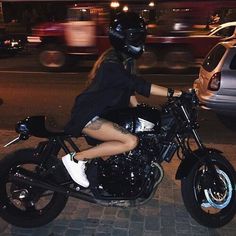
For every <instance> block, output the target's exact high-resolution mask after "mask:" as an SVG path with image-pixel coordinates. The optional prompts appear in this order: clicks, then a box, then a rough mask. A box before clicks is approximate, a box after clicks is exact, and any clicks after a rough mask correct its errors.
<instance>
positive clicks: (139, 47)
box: [109, 12, 146, 58]
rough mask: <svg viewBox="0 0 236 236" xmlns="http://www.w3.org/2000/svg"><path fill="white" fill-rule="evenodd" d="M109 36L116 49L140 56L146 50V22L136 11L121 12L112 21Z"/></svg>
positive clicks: (133, 55)
mask: <svg viewBox="0 0 236 236" xmlns="http://www.w3.org/2000/svg"><path fill="white" fill-rule="evenodd" d="M109 38H110V42H111V45H112V46H113V47H114V48H115V49H116V50H118V51H121V52H123V53H125V54H126V55H128V56H131V57H132V58H138V57H139V56H141V55H142V53H143V52H144V44H145V39H146V26H145V22H144V20H143V19H142V18H141V17H139V15H138V14H136V13H134V12H120V13H119V14H117V15H116V16H115V17H114V19H113V20H112V22H111V25H110V29H109Z"/></svg>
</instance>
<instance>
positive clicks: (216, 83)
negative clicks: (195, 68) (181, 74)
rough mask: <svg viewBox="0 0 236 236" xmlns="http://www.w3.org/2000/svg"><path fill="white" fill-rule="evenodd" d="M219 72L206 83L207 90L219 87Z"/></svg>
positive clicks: (215, 89) (214, 89)
mask: <svg viewBox="0 0 236 236" xmlns="http://www.w3.org/2000/svg"><path fill="white" fill-rule="evenodd" d="M220 80H221V73H220V72H217V73H215V74H214V75H213V76H212V77H211V79H210V82H209V84H208V88H207V89H208V90H212V91H217V90H219V88H220Z"/></svg>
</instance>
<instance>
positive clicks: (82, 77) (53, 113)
mask: <svg viewBox="0 0 236 236" xmlns="http://www.w3.org/2000/svg"><path fill="white" fill-rule="evenodd" d="M89 69H90V65H86V66H82V65H79V66H77V67H75V68H73V70H71V71H69V72H66V73H48V72H44V71H42V70H41V68H40V67H39V66H38V64H37V62H36V60H35V57H34V56H33V55H18V56H17V57H15V58H1V59H0V97H1V98H3V100H4V104H3V105H2V106H1V107H0V113H1V116H0V129H14V125H15V123H16V122H17V121H18V120H20V119H22V118H25V117H27V116H31V115H46V116H47V117H48V125H49V126H50V127H53V128H56V129H62V128H63V127H64V125H65V123H66V121H67V120H68V119H69V116H70V109H71V106H72V104H73V101H74V98H75V97H76V95H78V94H79V93H80V92H81V91H82V89H83V87H84V84H85V81H86V77H87V72H88V71H89ZM142 77H143V78H144V79H147V80H149V81H151V82H153V83H157V84H159V85H163V86H167V87H173V88H178V89H182V90H186V89H188V88H190V87H191V86H192V83H193V81H194V79H195V78H196V77H197V74H196V73H195V74H188V75H186V74H185V75H180V74H179V75H176V74H142ZM139 100H140V101H141V102H145V103H148V104H150V105H154V106H158V105H160V104H162V103H163V102H165V98H161V97H153V96H152V97H150V98H149V99H146V98H143V97H141V96H140V97H139ZM199 122H200V127H201V128H200V133H201V135H202V136H203V138H204V139H205V140H206V141H207V142H217V143H219V142H220V143H233V144H234V143H236V133H235V132H234V131H232V130H231V129H227V128H225V127H224V126H223V125H222V124H221V122H220V121H219V120H218V118H217V117H216V115H215V114H214V113H213V112H210V111H205V110H200V115H199Z"/></svg>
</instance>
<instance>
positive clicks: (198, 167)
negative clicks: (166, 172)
mask: <svg viewBox="0 0 236 236" xmlns="http://www.w3.org/2000/svg"><path fill="white" fill-rule="evenodd" d="M210 158H211V160H212V162H213V165H214V167H215V168H216V171H217V174H218V176H219V177H220V178H219V180H220V181H221V183H222V184H220V185H221V189H220V188H219V182H218V184H217V183H216V182H215V180H214V177H212V174H211V173H210V171H209V170H206V168H205V166H204V165H203V164H202V163H201V162H200V161H198V162H197V163H195V165H194V166H193V168H192V169H191V171H190V173H189V175H188V176H187V177H186V178H184V179H182V180H181V191H182V198H183V202H184V205H185V207H186V209H187V211H188V212H189V213H190V215H191V216H192V218H194V219H195V220H196V221H197V222H198V223H199V224H201V225H203V226H206V227H209V228H218V227H222V226H224V225H226V224H227V223H229V222H230V221H231V220H232V219H233V217H234V215H235V212H236V201H235V200H236V195H235V187H234V186H235V183H236V177H235V170H234V168H233V167H232V165H231V164H230V163H229V162H228V161H227V160H226V158H225V157H224V156H222V155H221V154H219V153H215V152H213V153H212V154H211V156H210Z"/></svg>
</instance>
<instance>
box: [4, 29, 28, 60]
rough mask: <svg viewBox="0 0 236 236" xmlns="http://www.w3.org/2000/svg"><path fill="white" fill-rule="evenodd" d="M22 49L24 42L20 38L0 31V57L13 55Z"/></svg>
mask: <svg viewBox="0 0 236 236" xmlns="http://www.w3.org/2000/svg"><path fill="white" fill-rule="evenodd" d="M23 48H24V40H23V39H22V38H20V37H17V36H13V35H9V34H6V33H5V32H4V31H0V57H1V56H6V55H14V54H16V53H17V52H19V51H21V50H23Z"/></svg>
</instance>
